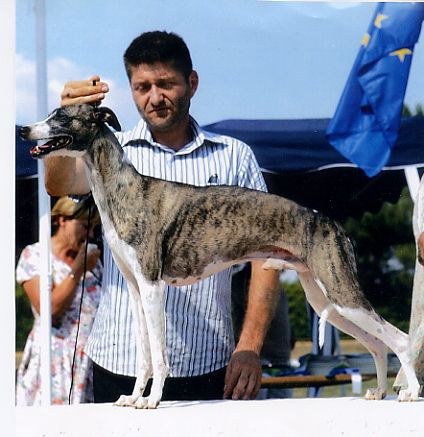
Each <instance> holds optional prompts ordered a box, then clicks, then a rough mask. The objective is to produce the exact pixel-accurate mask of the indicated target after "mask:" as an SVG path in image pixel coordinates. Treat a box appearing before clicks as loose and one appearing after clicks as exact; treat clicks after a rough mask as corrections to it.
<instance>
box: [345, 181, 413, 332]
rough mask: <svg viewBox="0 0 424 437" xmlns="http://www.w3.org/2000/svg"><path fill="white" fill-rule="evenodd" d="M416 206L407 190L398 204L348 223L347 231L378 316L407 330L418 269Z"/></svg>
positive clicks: (349, 220) (369, 296) (384, 207)
mask: <svg viewBox="0 0 424 437" xmlns="http://www.w3.org/2000/svg"><path fill="white" fill-rule="evenodd" d="M412 209H413V203H412V200H411V198H410V196H409V191H408V189H407V188H405V189H404V190H403V192H402V195H401V198H400V199H399V201H398V202H397V203H396V204H395V205H392V204H389V203H386V204H384V205H383V207H382V209H381V210H380V211H379V212H378V213H377V214H370V213H365V214H364V215H363V217H362V218H361V219H360V220H354V219H352V218H350V219H348V220H347V221H346V222H345V224H344V227H345V229H346V231H347V232H348V234H349V235H350V236H351V237H352V239H353V243H354V246H355V250H356V253H357V262H358V275H359V282H360V283H361V286H362V287H363V289H364V293H365V295H366V296H367V298H368V299H369V300H370V302H371V303H372V304H373V306H374V307H375V308H376V310H377V312H378V313H379V314H381V315H382V316H383V317H384V318H386V319H387V320H388V321H390V322H392V323H393V324H395V325H396V326H398V327H399V328H401V329H403V330H407V327H408V324H409V315H410V309H411V294H412V282H413V275H414V267H415V256H416V255H415V243H414V236H413V232H412Z"/></svg>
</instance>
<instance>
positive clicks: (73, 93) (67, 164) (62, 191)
mask: <svg viewBox="0 0 424 437" xmlns="http://www.w3.org/2000/svg"><path fill="white" fill-rule="evenodd" d="M108 91H109V87H108V86H107V84H106V83H104V82H100V77H99V76H97V75H95V76H92V77H90V79H88V80H80V81H70V82H67V83H66V84H65V85H64V87H63V90H62V93H61V95H60V98H61V101H60V105H61V106H68V105H75V104H80V103H95V102H100V101H101V100H103V99H104V97H105V93H107V92H108ZM44 169H45V172H44V184H45V186H46V190H47V192H48V193H49V194H50V195H51V196H65V195H67V194H86V193H88V192H89V191H90V188H89V185H88V180H87V175H86V173H85V166H84V162H83V161H82V159H80V158H70V157H50V158H49V157H47V158H45V159H44Z"/></svg>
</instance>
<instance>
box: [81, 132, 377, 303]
mask: <svg viewBox="0 0 424 437" xmlns="http://www.w3.org/2000/svg"><path fill="white" fill-rule="evenodd" d="M104 131H105V132H103V135H102V136H101V139H100V140H99V139H96V140H95V141H94V142H93V144H92V146H91V148H90V150H89V151H88V154H87V155H86V157H85V160H86V163H87V166H88V168H89V179H90V181H91V185H92V190H93V195H94V197H95V200H96V203H97V206H98V208H99V212H100V215H101V217H102V223H103V226H104V231H105V237H106V239H107V241H108V243H109V245H110V247H111V250H112V252H113V253H114V256H115V257H117V256H119V254H120V253H124V252H125V253H126V254H127V255H130V259H133V260H134V261H137V263H138V264H139V266H140V268H141V270H142V273H143V275H144V276H145V277H146V279H148V280H150V281H157V280H158V279H159V278H162V279H164V280H166V282H168V283H170V284H173V285H177V286H179V285H184V284H190V283H194V282H196V281H198V280H200V279H203V278H205V277H207V276H209V275H210V274H212V273H215V272H217V271H220V270H222V269H223V268H225V267H227V266H230V265H232V264H235V263H237V262H240V261H247V260H251V259H264V260H266V259H268V258H276V259H282V260H285V259H287V260H288V261H289V262H291V263H294V264H296V263H303V264H305V265H307V266H308V268H309V269H310V270H311V271H319V272H320V274H322V273H324V276H325V277H321V278H320V280H321V281H322V283H323V284H324V285H325V289H326V290H327V293H328V298H329V299H330V300H331V301H334V302H336V303H337V302H338V301H339V298H340V296H339V293H340V292H341V291H342V290H340V289H339V287H342V285H341V284H343V283H346V281H345V278H344V277H343V276H344V275H346V274H349V270H350V269H346V266H350V267H351V266H354V265H355V262H354V258H353V251H352V248H351V246H350V244H349V242H348V239H347V238H346V236H345V234H344V232H343V231H342V230H341V228H340V227H338V226H337V225H336V224H334V223H333V222H332V221H331V220H328V219H326V218H325V217H322V216H321V215H319V214H315V213H314V212H312V211H310V210H308V209H306V208H303V207H301V206H299V205H297V204H295V203H294V202H291V201H290V200H288V199H284V198H281V197H278V196H273V195H271V194H267V193H262V192H259V191H254V190H249V189H243V188H240V187H228V186H220V187H203V188H200V187H193V186H190V185H184V184H179V183H173V182H167V181H163V180H159V179H155V178H151V177H147V176H142V175H140V174H139V173H138V172H137V171H136V170H135V168H134V167H133V166H132V165H131V164H130V163H128V162H127V161H126V159H125V157H124V154H123V151H122V148H121V147H120V145H119V143H118V142H117V140H116V138H115V136H114V135H113V134H112V133H111V132H110V131H109V130H108V129H107V128H105V129H104ZM106 142H107V145H105V144H106ZM241 211H243V212H244V213H240V212H241ZM258 235H260V236H261V238H260V239H258ZM335 239H337V240H338V241H334V240H335ZM335 243H336V244H335ZM334 250H337V251H338V253H333V255H334V256H333V257H330V259H329V256H328V255H329V253H330V254H331V252H332V251H333V252H334ZM313 251H315V253H312V252H313ZM317 252H318V253H317ZM319 252H322V253H321V254H320V253H319ZM317 262H318V263H320V264H323V265H316V264H317ZM340 262H343V263H346V265H344V266H342V265H340ZM314 264H315V265H314ZM118 265H119V263H118ZM323 266H324V268H323ZM353 268H354V267H353ZM346 270H348V271H346ZM353 273H356V272H353ZM348 282H349V283H352V280H351V278H349V281H348ZM354 283H355V284H356V285H357V283H356V281H354ZM346 300H348V302H346ZM340 303H342V304H343V305H344V306H346V305H348V306H352V307H358V306H363V307H364V306H365V307H369V304H368V302H366V300H364V298H363V296H362V293H361V292H360V290H359V286H357V287H356V290H354V292H353V293H352V294H351V295H349V296H348V297H347V299H346V296H344V297H343V301H342V302H341V301H340Z"/></svg>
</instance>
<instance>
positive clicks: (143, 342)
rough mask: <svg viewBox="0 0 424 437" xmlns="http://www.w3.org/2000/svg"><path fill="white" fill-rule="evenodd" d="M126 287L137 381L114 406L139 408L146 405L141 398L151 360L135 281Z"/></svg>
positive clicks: (143, 316) (142, 311)
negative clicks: (131, 390) (135, 353)
mask: <svg viewBox="0 0 424 437" xmlns="http://www.w3.org/2000/svg"><path fill="white" fill-rule="evenodd" d="M133 282H134V283H133ZM127 286H128V291H129V293H130V303H131V313H132V316H133V322H134V331H135V339H136V348H137V379H136V382H135V385H134V389H133V392H132V394H131V395H121V396H120V397H119V399H118V400H117V401H116V402H115V404H114V405H117V406H120V407H136V406H138V407H139V408H140V405H147V398H143V393H144V389H145V388H146V384H147V381H148V379H149V378H150V377H151V376H152V360H151V352H150V343H149V336H148V332H147V324H146V317H145V314H144V310H143V305H142V301H141V295H140V292H139V291H138V288H137V285H136V283H135V280H128V281H127ZM143 408H144V407H143Z"/></svg>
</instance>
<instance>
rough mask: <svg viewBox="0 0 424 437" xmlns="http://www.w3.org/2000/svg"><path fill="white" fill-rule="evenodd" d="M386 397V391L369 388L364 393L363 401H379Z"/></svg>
mask: <svg viewBox="0 0 424 437" xmlns="http://www.w3.org/2000/svg"><path fill="white" fill-rule="evenodd" d="M385 397H386V390H383V389H381V388H378V387H377V388H369V389H368V390H367V392H366V393H365V396H364V399H366V400H367V401H380V400H381V399H384V398H385Z"/></svg>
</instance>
